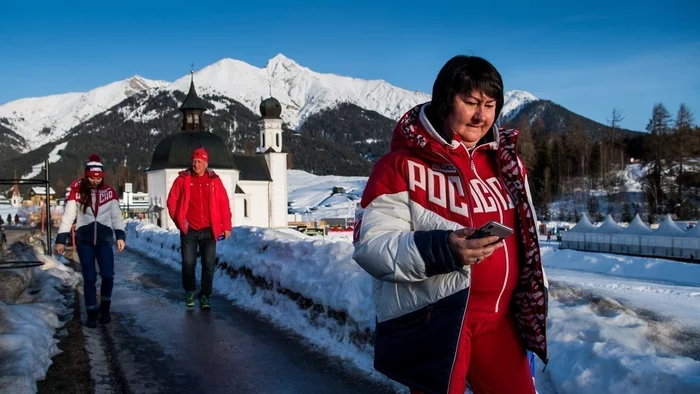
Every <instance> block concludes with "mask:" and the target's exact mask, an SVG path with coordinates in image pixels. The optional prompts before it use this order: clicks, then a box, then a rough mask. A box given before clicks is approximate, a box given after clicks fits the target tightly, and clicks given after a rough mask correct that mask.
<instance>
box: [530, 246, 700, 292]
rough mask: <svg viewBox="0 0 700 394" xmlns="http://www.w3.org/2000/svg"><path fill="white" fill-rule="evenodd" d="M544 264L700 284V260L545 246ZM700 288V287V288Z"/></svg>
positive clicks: (655, 279)
mask: <svg viewBox="0 0 700 394" xmlns="http://www.w3.org/2000/svg"><path fill="white" fill-rule="evenodd" d="M542 261H543V263H544V265H545V267H553V268H564V269H568V270H581V271H587V272H598V273H603V274H608V275H616V276H621V277H626V278H636V279H647V280H652V281H657V282H674V283H678V284H687V285H691V286H699V287H700V264H690V263H681V262H678V261H672V260H665V259H659V258H647V257H636V256H627V255H617V254H605V253H593V252H581V251H576V250H571V249H555V248H552V247H548V246H543V247H542ZM699 291H700V290H699Z"/></svg>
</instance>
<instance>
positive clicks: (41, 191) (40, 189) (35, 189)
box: [32, 186, 56, 194]
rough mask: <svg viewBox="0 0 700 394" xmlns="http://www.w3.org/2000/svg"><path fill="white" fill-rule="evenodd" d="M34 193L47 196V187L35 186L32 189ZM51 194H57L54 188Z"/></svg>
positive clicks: (50, 190) (50, 191) (50, 189)
mask: <svg viewBox="0 0 700 394" xmlns="http://www.w3.org/2000/svg"><path fill="white" fill-rule="evenodd" d="M32 192H33V193H34V194H46V187H44V186H35V187H33V188H32ZM49 194H56V192H55V191H54V190H53V188H52V187H50V188H49Z"/></svg>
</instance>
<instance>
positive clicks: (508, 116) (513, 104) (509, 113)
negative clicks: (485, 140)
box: [500, 90, 539, 122]
mask: <svg viewBox="0 0 700 394" xmlns="http://www.w3.org/2000/svg"><path fill="white" fill-rule="evenodd" d="M504 96H505V97H504V99H505V100H504V104H503V109H502V110H501V116H500V120H501V122H506V121H509V120H512V119H513V118H515V116H516V115H517V114H518V112H520V110H521V109H522V108H523V106H524V105H525V104H527V103H530V102H532V101H537V100H539V99H538V98H537V97H535V96H533V95H532V93H529V92H525V91H522V90H510V91H507V92H506V93H505V95H504Z"/></svg>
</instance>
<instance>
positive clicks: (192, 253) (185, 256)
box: [180, 228, 216, 297]
mask: <svg viewBox="0 0 700 394" xmlns="http://www.w3.org/2000/svg"><path fill="white" fill-rule="evenodd" d="M197 247H199V252H200V254H201V256H202V288H201V290H200V292H199V295H205V296H207V297H208V296H210V295H211V291H212V290H211V289H212V282H213V281H214V268H215V266H216V240H215V239H214V237H213V236H212V231H211V228H205V229H201V230H192V229H189V230H188V231H187V234H183V233H182V232H180V251H181V253H182V285H183V287H184V288H185V291H188V292H194V291H195V290H197V278H196V276H195V268H196V267H197Z"/></svg>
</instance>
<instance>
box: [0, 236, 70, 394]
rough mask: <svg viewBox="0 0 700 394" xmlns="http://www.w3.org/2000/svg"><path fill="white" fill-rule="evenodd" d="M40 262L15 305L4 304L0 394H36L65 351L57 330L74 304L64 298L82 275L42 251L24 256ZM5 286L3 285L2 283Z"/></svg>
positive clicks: (0, 329) (0, 321) (0, 309)
mask: <svg viewBox="0 0 700 394" xmlns="http://www.w3.org/2000/svg"><path fill="white" fill-rule="evenodd" d="M21 258H22V260H40V261H42V262H44V265H43V266H40V267H35V268H28V269H26V270H29V271H31V276H32V280H31V282H30V285H29V287H28V288H27V290H26V291H25V293H24V294H22V295H21V296H20V297H19V299H18V300H17V302H16V303H15V304H6V303H4V302H2V301H0V392H2V393H13V394H21V393H35V392H36V391H37V386H36V381H37V380H42V379H44V378H45V376H46V371H47V370H48V369H49V366H50V365H51V358H52V357H53V356H55V355H56V354H59V353H60V352H61V351H60V350H59V349H58V347H57V344H58V341H59V340H58V339H56V338H54V334H55V332H56V329H59V328H61V327H62V326H63V325H64V324H65V323H66V321H67V320H66V321H64V320H61V319H62V318H63V317H65V318H66V319H70V315H71V309H70V307H69V305H70V304H71V303H72V300H67V299H66V297H65V296H64V295H63V294H61V290H63V289H64V288H72V287H73V286H75V285H76V284H77V283H79V281H80V275H79V274H78V273H76V272H75V271H73V270H72V269H70V268H68V267H66V266H65V265H63V264H62V263H60V262H58V261H57V260H55V259H54V258H52V257H49V256H44V255H43V253H42V252H41V251H39V250H38V249H36V250H34V253H33V254H31V253H28V254H26V255H24V256H21ZM0 286H2V283H0Z"/></svg>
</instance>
